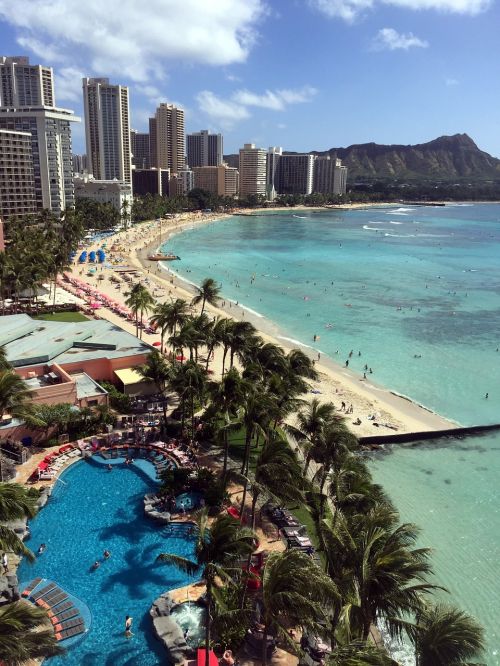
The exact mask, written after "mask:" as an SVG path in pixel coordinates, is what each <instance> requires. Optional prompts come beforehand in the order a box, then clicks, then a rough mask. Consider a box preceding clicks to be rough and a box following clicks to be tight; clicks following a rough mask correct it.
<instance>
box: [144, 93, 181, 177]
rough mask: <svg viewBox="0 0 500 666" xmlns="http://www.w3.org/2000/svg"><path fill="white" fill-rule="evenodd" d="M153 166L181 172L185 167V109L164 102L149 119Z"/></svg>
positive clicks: (172, 171)
mask: <svg viewBox="0 0 500 666" xmlns="http://www.w3.org/2000/svg"><path fill="white" fill-rule="evenodd" d="M149 136H150V139H149V140H150V146H151V148H150V151H151V166H152V167H156V168H157V169H170V171H171V173H179V172H180V171H182V170H183V169H184V167H185V152H186V140H185V133H184V109H180V108H178V107H177V106H174V105H173V104H166V103H162V104H160V106H159V107H158V108H157V109H156V113H155V117H154V118H150V120H149Z"/></svg>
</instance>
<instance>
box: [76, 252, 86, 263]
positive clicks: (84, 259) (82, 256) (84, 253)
mask: <svg viewBox="0 0 500 666" xmlns="http://www.w3.org/2000/svg"><path fill="white" fill-rule="evenodd" d="M78 261H79V262H80V263H81V264H83V263H84V262H85V261H87V251H86V250H84V251H83V252H82V253H81V255H80V257H79V259H78Z"/></svg>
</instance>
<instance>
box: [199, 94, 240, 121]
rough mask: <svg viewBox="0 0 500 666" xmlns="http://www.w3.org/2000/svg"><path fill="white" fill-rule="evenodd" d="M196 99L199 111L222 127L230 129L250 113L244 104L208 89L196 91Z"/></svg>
mask: <svg viewBox="0 0 500 666" xmlns="http://www.w3.org/2000/svg"><path fill="white" fill-rule="evenodd" d="M196 101H197V102H198V106H199V108H200V111H202V112H203V113H205V114H206V115H207V116H209V117H210V118H211V119H212V120H214V121H216V122H217V123H218V124H219V125H220V126H221V127H223V128H224V129H231V127H233V126H234V124H235V123H236V122H237V121H239V120H245V119H246V118H249V117H250V113H249V112H248V111H247V109H246V108H245V107H244V106H242V105H241V104H238V103H237V102H231V101H230V100H225V99H221V98H220V97H217V95H215V94H214V93H213V92H211V91H210V90H202V91H201V92H200V93H198V95H197V96H196Z"/></svg>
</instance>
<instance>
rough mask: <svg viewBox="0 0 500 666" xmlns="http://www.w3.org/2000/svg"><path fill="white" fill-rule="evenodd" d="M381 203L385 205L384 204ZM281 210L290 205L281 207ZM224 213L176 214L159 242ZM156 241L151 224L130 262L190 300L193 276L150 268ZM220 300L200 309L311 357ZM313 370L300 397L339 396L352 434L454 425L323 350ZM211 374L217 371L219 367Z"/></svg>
mask: <svg viewBox="0 0 500 666" xmlns="http://www.w3.org/2000/svg"><path fill="white" fill-rule="evenodd" d="M381 205H384V206H386V205H387V204H381ZM362 207H365V206H362ZM306 209H307V207H306ZM262 210H263V213H265V212H270V211H269V209H262ZM286 210H290V209H288V208H287V209H286ZM316 210H324V209H323V208H321V209H316ZM229 217H231V215H228V214H223V215H219V216H215V215H212V216H210V218H203V217H201V218H198V219H193V218H190V219H186V220H178V221H176V224H175V226H173V227H170V229H167V231H166V232H165V233H164V234H163V235H162V239H161V244H162V245H163V244H165V243H166V242H167V241H168V239H169V238H171V237H172V236H173V235H176V234H178V233H180V232H182V231H183V230H185V229H186V227H194V226H198V224H210V223H212V222H216V221H218V220H221V219H227V218H229ZM159 242H160V234H159V229H157V230H156V233H154V232H153V233H152V234H150V236H149V238H148V239H147V240H146V242H143V244H141V243H139V244H136V245H134V246H132V247H131V248H130V253H129V258H130V263H131V264H132V265H134V266H136V267H137V268H140V269H141V270H142V271H144V272H145V273H146V274H147V273H148V271H149V275H148V278H150V279H152V280H155V281H158V282H160V284H162V285H163V286H164V287H168V290H169V297H172V298H177V297H179V298H184V299H185V300H188V301H189V300H191V298H192V296H193V294H194V293H195V286H193V285H194V284H195V283H194V282H192V283H191V282H190V281H188V280H186V279H185V278H183V277H180V276H178V275H177V274H176V273H175V269H170V266H169V265H167V266H166V267H165V265H164V264H163V266H162V267H159V266H157V267H156V270H154V268H152V267H151V263H152V262H149V261H148V259H147V255H148V254H149V253H151V252H154V251H156V249H157V247H158V244H159ZM141 245H142V247H141ZM152 271H154V273H153V272H152ZM222 299H223V297H222ZM225 302H226V306H225V307H222V305H221V304H220V305H219V306H218V307H216V308H215V307H213V306H207V307H206V309H207V310H208V311H209V312H210V313H212V314H214V315H218V316H223V317H231V318H233V319H245V320H246V321H250V322H251V323H252V324H253V325H254V326H255V328H256V329H257V332H258V333H259V334H260V335H261V336H262V337H263V338H264V339H265V340H266V341H267V342H272V343H274V344H277V345H279V346H280V347H282V348H284V349H285V351H289V350H291V349H294V348H296V347H300V348H301V349H302V350H303V351H304V352H305V353H307V354H308V355H309V356H310V357H311V358H315V357H316V354H317V353H318V352H317V350H315V349H314V348H313V347H311V346H310V345H307V344H306V343H302V342H300V341H299V340H295V341H293V342H292V341H291V340H290V339H286V336H285V335H284V332H283V331H282V330H281V329H280V327H279V324H278V323H277V322H273V321H271V320H268V319H267V318H266V317H264V316H262V315H258V314H257V313H255V312H254V311H252V310H251V309H250V308H247V307H245V306H244V305H238V306H236V304H235V303H234V302H232V301H229V300H228V299H225ZM228 304H229V305H228ZM216 356H217V355H216ZM217 360H218V359H217V358H216V365H218V363H217ZM316 370H317V372H318V375H319V377H318V381H316V382H310V383H311V384H312V386H313V388H312V391H314V393H312V395H311V393H308V394H307V398H305V399H311V398H313V397H316V396H319V395H321V396H322V398H321V400H322V401H325V402H333V403H334V404H335V405H336V407H337V409H338V407H339V403H340V402H341V401H343V402H346V403H350V404H352V405H353V413H352V416H353V417H354V418H359V419H361V420H362V423H361V424H360V425H359V426H355V425H354V424H353V421H352V420H351V419H350V418H347V419H346V423H347V425H348V426H349V427H350V429H351V430H352V431H353V432H354V433H355V434H356V435H359V436H371V435H383V434H394V433H395V432H398V433H402V432H405V433H406V432H422V431H425V430H429V431H434V430H442V429H453V428H456V427H459V424H458V423H457V422H455V421H453V420H451V419H448V418H445V417H443V416H441V415H440V414H438V413H436V412H434V411H433V410H432V409H431V408H429V407H427V406H425V405H420V404H419V403H417V402H416V401H414V400H413V399H412V398H410V397H409V396H405V395H400V394H398V393H397V392H395V391H393V390H391V389H390V388H388V387H385V386H382V385H378V384H377V383H375V382H372V381H371V380H364V379H363V378H361V377H359V376H358V375H357V374H356V373H354V372H352V371H351V370H349V369H346V368H344V367H342V366H340V364H338V363H336V362H335V361H334V360H333V359H331V358H330V357H328V356H323V355H322V358H321V362H317V363H316ZM216 374H218V375H219V374H220V373H216ZM340 413H341V414H342V413H343V412H342V411H340ZM373 414H378V415H379V416H378V417H377V422H378V423H379V427H378V428H374V427H373V425H372V421H370V420H368V415H373ZM350 416H351V415H350ZM382 423H386V424H388V426H389V427H387V426H383V425H382Z"/></svg>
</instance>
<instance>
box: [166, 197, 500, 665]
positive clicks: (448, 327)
mask: <svg viewBox="0 0 500 666" xmlns="http://www.w3.org/2000/svg"><path fill="white" fill-rule="evenodd" d="M165 247H166V248H168V250H171V251H173V252H175V253H176V254H178V255H180V256H181V258H182V259H181V261H180V262H176V263H175V267H174V269H175V271H176V272H177V273H178V274H179V275H180V276H181V277H183V278H184V279H187V280H189V281H192V282H195V283H199V282H200V281H201V280H202V279H203V278H205V277H213V278H215V279H216V280H217V281H218V282H220V284H221V286H222V293H223V295H224V296H225V297H226V298H227V299H232V300H234V301H238V302H239V304H240V305H243V306H245V307H247V308H248V309H250V310H251V311H253V312H254V313H255V314H259V315H260V316H262V317H263V318H265V320H267V321H270V322H273V324H272V326H273V333H275V334H276V335H278V336H281V337H282V338H284V339H288V340H296V341H297V342H299V343H302V344H304V345H308V346H310V347H312V348H313V349H315V350H317V351H318V352H321V353H322V354H324V355H327V356H329V357H331V359H333V360H334V361H337V362H338V363H340V364H342V365H343V364H344V362H345V360H346V359H347V358H349V356H348V355H349V352H350V351H353V355H352V357H351V358H350V363H349V367H350V368H351V369H352V370H354V371H357V372H359V373H360V374H362V372H363V368H364V366H365V364H366V365H367V366H368V367H369V368H371V369H372V373H373V374H371V375H369V378H370V377H373V379H374V381H376V382H377V383H378V384H381V385H383V386H385V387H388V388H390V389H391V390H394V391H397V392H398V393H401V394H403V395H407V396H409V397H410V398H411V399H413V400H415V401H417V402H419V403H420V404H423V405H425V406H426V407H428V408H429V409H432V410H434V411H436V412H438V413H439V414H442V415H443V416H446V417H448V418H450V419H453V420H455V421H457V422H458V423H460V424H462V425H472V424H486V423H497V422H500V351H499V348H500V205H497V204H478V205H471V204H454V205H449V206H448V205H447V206H445V207H437V206H436V207H416V206H415V207H412V206H400V207H397V206H396V207H394V206H393V207H385V208H384V207H380V208H378V207H377V208H369V209H360V210H353V211H340V210H338V211H324V212H323V211H322V212H312V211H311V212H308V211H306V212H303V211H300V212H297V211H296V212H294V211H293V210H290V211H289V212H288V211H287V212H285V213H271V214H265V215H255V216H252V217H243V216H234V217H231V218H228V219H225V220H221V221H218V222H214V223H212V224H207V225H205V226H200V227H195V228H193V229H188V230H187V231H184V232H183V233H181V234H179V235H176V236H174V237H173V238H171V239H170V240H169V241H168V243H167V244H166V246H164V249H165ZM169 267H172V266H169ZM263 321H264V320H263ZM314 336H316V341H315V340H314ZM486 395H487V396H488V397H486ZM372 469H373V473H374V476H375V478H376V480H377V481H380V482H381V483H383V485H384V487H385V488H386V489H387V491H388V492H389V494H390V495H391V497H392V498H393V500H394V501H395V503H396V505H397V506H398V509H399V510H400V512H401V517H402V519H403V520H409V521H413V522H416V523H418V524H419V525H420V526H421V528H422V536H421V542H422V543H423V544H425V545H428V546H431V547H432V548H433V549H434V551H435V553H434V565H435V571H436V577H437V580H438V582H439V583H440V584H443V585H445V587H447V588H448V589H449V590H450V592H451V595H450V600H453V601H456V602H457V603H459V604H460V606H461V607H462V608H463V609H464V610H466V611H468V612H470V613H472V614H474V615H475V616H476V617H478V619H479V620H480V621H481V622H482V623H483V625H484V626H485V628H486V632H487V638H488V655H487V657H488V658H487V660H486V663H487V664H488V666H498V665H500V656H499V655H500V631H499V630H497V627H496V624H497V618H498V617H500V579H499V577H498V576H495V574H496V573H497V572H496V568H497V563H498V561H499V555H500V510H499V509H498V506H499V501H498V500H499V499H500V491H499V490H498V483H497V482H496V479H497V478H498V474H499V472H500V436H493V435H491V436H487V437H481V438H469V439H466V440H463V441H459V440H447V441H445V442H438V443H436V444H433V445H432V446H419V447H399V448H394V449H393V450H392V452H391V454H390V455H384V456H383V457H380V458H376V459H375V460H374V461H373V464H372ZM497 651H498V652H497Z"/></svg>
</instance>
